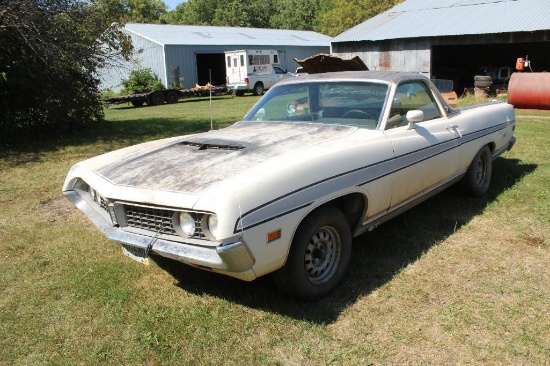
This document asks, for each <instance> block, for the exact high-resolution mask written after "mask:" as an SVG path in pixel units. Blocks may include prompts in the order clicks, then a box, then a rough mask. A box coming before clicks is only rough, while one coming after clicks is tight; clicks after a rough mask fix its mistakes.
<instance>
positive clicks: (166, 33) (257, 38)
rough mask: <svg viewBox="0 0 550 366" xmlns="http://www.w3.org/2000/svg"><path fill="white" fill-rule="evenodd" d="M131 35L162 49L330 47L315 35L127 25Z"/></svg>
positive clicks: (195, 27)
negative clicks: (206, 46) (218, 46)
mask: <svg viewBox="0 0 550 366" xmlns="http://www.w3.org/2000/svg"><path fill="white" fill-rule="evenodd" d="M124 28H125V30H126V31H127V32H129V33H133V34H135V35H139V36H142V37H144V38H146V39H148V40H150V41H152V42H155V43H158V44H161V45H242V46H249V45H250V46H327V47H328V46H330V40H331V38H330V37H328V36H325V35H323V34H320V33H316V32H312V31H297V30H281V29H260V28H233V27H210V26H195V25H165V24H136V23H130V24H126V26H125V27H124Z"/></svg>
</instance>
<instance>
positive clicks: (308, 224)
mask: <svg viewBox="0 0 550 366" xmlns="http://www.w3.org/2000/svg"><path fill="white" fill-rule="evenodd" d="M350 258H351V229H350V226H349V223H348V222H347V220H346V217H345V216H344V214H343V213H342V211H340V210H338V209H337V208H335V207H330V206H327V207H320V208H318V209H317V210H315V211H313V212H312V213H311V214H310V215H308V216H307V217H306V218H305V219H304V220H303V221H302V223H301V224H300V226H299V227H298V230H297V231H296V234H295V235H294V238H293V240H292V245H291V247H290V251H289V253H288V258H287V261H286V263H285V265H284V266H283V267H282V268H280V269H279V270H278V271H276V272H274V273H273V279H274V280H275V284H276V285H277V287H278V288H279V290H281V291H282V292H285V293H287V294H289V295H291V296H294V297H296V298H299V299H303V300H308V301H310V300H316V299H319V298H321V297H323V296H326V295H327V294H328V293H330V292H331V291H332V290H333V289H334V288H335V287H336V286H337V285H338V284H339V283H340V282H341V281H342V279H343V278H344V275H345V274H346V271H347V268H348V265H349V261H350Z"/></svg>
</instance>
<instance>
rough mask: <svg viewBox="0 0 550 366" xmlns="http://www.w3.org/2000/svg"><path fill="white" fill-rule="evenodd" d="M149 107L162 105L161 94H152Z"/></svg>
mask: <svg viewBox="0 0 550 366" xmlns="http://www.w3.org/2000/svg"><path fill="white" fill-rule="evenodd" d="M149 99H150V103H149V104H151V105H161V104H163V103H164V94H163V93H162V92H154V93H153V94H152V95H151V96H150V97H149Z"/></svg>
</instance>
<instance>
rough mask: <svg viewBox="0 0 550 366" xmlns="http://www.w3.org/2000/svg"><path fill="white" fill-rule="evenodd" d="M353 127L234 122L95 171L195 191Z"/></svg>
mask: <svg viewBox="0 0 550 366" xmlns="http://www.w3.org/2000/svg"><path fill="white" fill-rule="evenodd" d="M353 130H355V128H354V127H348V126H339V125H321V124H308V123H280V122H276V123H274V122H238V123H236V124H234V125H233V126H231V127H228V128H225V129H222V130H217V131H210V132H205V133H202V134H198V135H193V136H189V137H186V136H182V137H181V139H176V140H174V142H173V143H172V144H170V145H168V146H166V145H164V146H162V147H160V148H158V149H157V150H153V151H150V150H149V151H147V152H144V153H143V154H137V155H132V156H131V157H127V158H125V159H122V160H119V161H112V162H109V163H108V164H106V165H104V166H101V167H99V168H97V169H96V170H95V171H96V173H98V174H100V175H102V176H103V177H105V178H106V179H108V180H109V181H111V182H112V183H114V184H117V185H121V186H128V187H136V188H146V189H155V190H163V191H173V192H185V193H199V192H200V191H203V190H206V189H208V188H209V187H211V186H212V185H213V184H216V183H218V182H220V181H222V180H224V179H227V178H230V177H232V176H234V175H237V174H239V173H241V172H244V171H246V170H248V169H250V168H252V167H253V166H255V165H257V164H260V163H262V162H264V161H267V160H269V159H273V158H276V157H279V156H281V155H283V154H287V155H288V158H289V159H292V154H293V152H298V151H300V150H303V149H306V148H308V147H310V146H313V145H317V144H320V143H323V142H325V141H328V140H333V139H335V138H339V137H342V136H344V135H347V134H349V133H350V132H351V131H353Z"/></svg>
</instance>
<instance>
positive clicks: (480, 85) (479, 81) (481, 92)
mask: <svg viewBox="0 0 550 366" xmlns="http://www.w3.org/2000/svg"><path fill="white" fill-rule="evenodd" d="M492 86H493V79H492V78H491V77H490V76H487V75H476V76H474V95H475V97H476V98H488V97H489V96H490V94H492Z"/></svg>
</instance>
